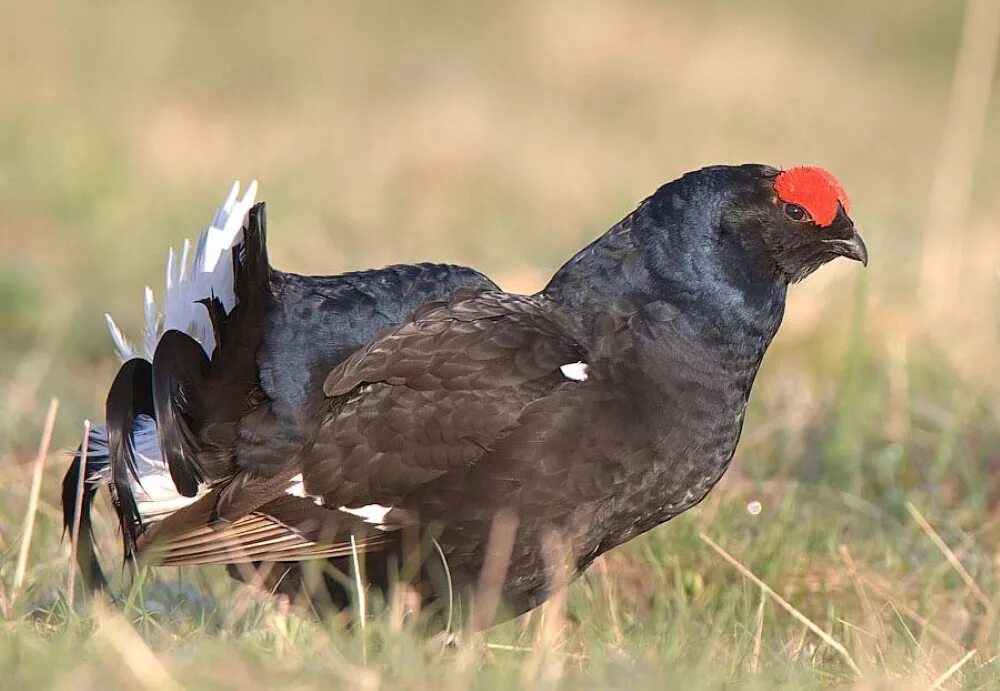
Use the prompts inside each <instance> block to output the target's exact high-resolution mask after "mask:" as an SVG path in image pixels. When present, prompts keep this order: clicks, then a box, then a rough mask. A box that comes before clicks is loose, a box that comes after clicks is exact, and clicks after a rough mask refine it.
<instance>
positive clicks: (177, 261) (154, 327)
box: [63, 182, 270, 588]
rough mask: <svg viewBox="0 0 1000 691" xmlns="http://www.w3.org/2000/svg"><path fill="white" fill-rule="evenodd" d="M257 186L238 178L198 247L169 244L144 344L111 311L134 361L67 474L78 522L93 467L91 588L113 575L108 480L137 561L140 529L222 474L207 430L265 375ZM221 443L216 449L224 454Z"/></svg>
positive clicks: (87, 572)
mask: <svg viewBox="0 0 1000 691" xmlns="http://www.w3.org/2000/svg"><path fill="white" fill-rule="evenodd" d="M256 191H257V183H256V182H251V184H250V185H249V186H248V187H247V189H246V191H245V192H244V194H243V196H242V197H240V195H239V192H240V186H239V183H238V182H236V183H234V184H233V186H232V188H231V190H230V192H229V195H228V196H227V197H226V200H225V201H224V202H223V204H222V205H221V206H220V207H219V208H218V209H217V210H216V212H215V215H214V217H213V219H212V223H211V225H210V226H209V227H208V228H207V229H206V230H205V231H204V232H202V233H201V236H200V237H199V239H198V243H197V247H196V249H195V250H194V252H192V251H191V243H190V242H188V241H185V242H184V244H183V245H182V246H181V252H180V254H179V256H178V255H177V253H175V251H174V250H173V249H171V250H170V252H169V253H168V257H167V268H166V285H165V288H166V290H165V293H164V296H163V300H162V302H161V303H160V304H159V305H158V304H157V301H156V300H155V298H154V296H153V292H152V290H150V289H149V288H146V290H145V294H144V313H145V322H146V326H145V333H144V338H143V339H141V340H140V341H139V344H138V347H137V346H136V345H134V344H133V342H131V341H130V340H129V339H128V338H127V337H126V336H125V334H124V333H123V332H122V330H121V329H119V328H118V326H117V325H116V324H115V321H114V320H113V319H112V318H111V316H110V315H105V320H106V321H107V325H108V329H109V331H110V333H111V338H112V341H113V343H114V346H115V349H116V351H117V352H118V354H119V356H120V357H121V358H122V360H124V361H125V362H124V364H123V365H122V367H121V369H120V370H119V372H118V374H117V375H116V377H115V381H114V383H113V384H112V386H111V388H110V390H109V392H108V399H107V403H106V411H105V412H106V424H107V426H106V427H105V428H95V430H94V431H93V432H92V434H91V439H90V441H89V444H90V446H89V451H88V459H87V463H86V466H85V467H84V468H81V464H82V462H81V460H80V458H79V454H77V456H76V457H75V458H74V461H73V462H72V464H71V465H70V468H69V470H68V471H67V474H66V477H65V479H64V482H63V516H64V521H65V523H66V525H67V526H72V525H73V522H74V521H75V520H77V516H76V515H75V499H76V482H77V480H78V479H79V473H80V472H84V473H85V474H86V476H85V493H84V496H83V498H82V500H83V506H82V510H81V514H80V516H79V521H80V527H81V533H80V534H81V549H79V550H78V555H79V557H78V561H79V564H80V567H81V569H82V570H83V571H84V578H85V581H86V582H87V584H88V585H89V586H90V587H92V588H100V587H104V585H106V583H107V581H106V579H105V578H104V574H103V572H102V571H101V568H100V564H99V563H98V560H97V557H96V554H95V553H94V548H93V535H92V527H91V520H90V511H91V507H92V503H93V497H94V494H95V493H96V491H97V489H99V487H100V486H102V485H105V484H107V485H109V486H110V489H111V497H112V501H113V503H114V505H115V510H116V512H117V513H118V517H119V522H120V524H121V531H122V541H123V546H124V550H125V557H126V560H132V559H133V558H134V556H135V554H136V545H137V541H138V539H139V536H140V535H142V534H143V532H144V531H145V530H146V529H148V527H149V526H150V525H153V524H155V523H158V522H159V521H161V520H163V519H164V518H166V517H168V516H170V515H171V514H172V513H174V512H175V511H177V510H178V509H180V508H183V507H185V506H187V505H188V504H190V503H192V502H193V501H195V500H196V499H197V498H198V496H199V495H200V494H201V493H203V492H204V491H205V487H204V481H205V480H208V479H209V478H208V477H207V476H208V475H209V474H211V473H217V472H219V471H220V468H219V467H213V468H209V469H207V470H206V469H205V468H202V467H201V466H200V465H199V463H200V461H199V457H198V454H199V451H200V449H199V445H198V433H199V431H200V429H199V428H200V426H202V425H204V424H209V425H212V424H214V428H215V429H226V428H227V426H226V425H225V424H222V425H220V424H217V423H219V422H222V423H228V422H234V421H236V420H238V418H239V413H240V411H241V407H242V406H243V405H244V403H245V401H246V400H247V399H246V396H247V395H248V394H249V392H250V390H251V388H252V386H253V385H254V384H255V382H256V367H255V353H256V343H257V341H259V337H260V336H259V334H260V328H259V327H260V321H261V314H262V312H263V305H264V304H265V302H266V297H267V296H268V295H269V294H270V293H269V284H270V281H269V276H270V266H269V264H268V260H267V249H266V243H265V230H264V223H265V221H264V207H263V204H258V205H256V206H254V200H255V197H256ZM192 255H193V256H192ZM216 442H218V440H213V443H215V448H214V450H213V451H214V453H213V454H209V455H210V456H213V455H214V456H221V457H223V458H224V454H222V455H220V454H219V453H218V451H219V449H220V448H223V447H220V446H219V444H218V443H216ZM213 479H215V476H214V475H213ZM178 489H179V490H180V491H178Z"/></svg>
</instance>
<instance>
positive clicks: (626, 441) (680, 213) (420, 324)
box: [67, 165, 867, 614]
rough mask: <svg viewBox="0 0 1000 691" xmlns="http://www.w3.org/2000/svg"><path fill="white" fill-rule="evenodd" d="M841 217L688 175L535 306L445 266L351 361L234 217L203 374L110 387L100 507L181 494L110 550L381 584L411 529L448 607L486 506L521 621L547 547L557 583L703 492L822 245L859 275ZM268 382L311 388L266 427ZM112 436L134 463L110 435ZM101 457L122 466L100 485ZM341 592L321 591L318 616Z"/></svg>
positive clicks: (722, 461)
mask: <svg viewBox="0 0 1000 691" xmlns="http://www.w3.org/2000/svg"><path fill="white" fill-rule="evenodd" d="M848 207H849V202H848V199H847V196H846V194H845V193H844V191H843V189H842V188H841V186H840V184H839V183H838V182H837V181H836V179H835V178H834V177H833V176H831V175H830V174H829V173H827V172H825V171H823V170H820V169H817V168H812V167H800V168H792V169H790V170H787V171H780V170H778V169H775V168H771V167H768V166H762V165H742V166H715V167H710V168H705V169H702V170H699V171H696V172H693V173H689V174H687V175H685V176H683V177H682V178H680V179H678V180H676V181H674V182H671V183H668V184H666V185H664V186H662V187H661V188H660V189H659V190H657V191H656V192H655V193H654V194H653V195H652V196H651V197H649V198H648V199H646V200H645V201H643V202H642V203H641V204H640V205H639V207H638V208H637V209H636V210H635V211H633V212H632V213H630V214H629V215H628V216H626V217H625V218H624V219H623V220H622V221H621V222H619V223H618V224H616V225H615V226H614V227H612V228H611V229H610V230H609V231H608V232H607V233H605V234H604V235H603V236H602V237H600V238H599V239H597V240H596V241H594V242H593V243H591V244H590V245H589V246H587V247H586V248H584V249H583V250H581V251H580V252H579V253H577V254H576V255H575V256H574V257H573V258H572V259H570V260H569V262H567V263H566V264H565V265H564V266H563V267H562V268H561V269H560V270H559V271H558V272H556V274H555V276H553V278H552V279H551V281H550V282H549V284H548V285H547V286H546V287H545V289H544V290H542V291H541V292H539V293H537V294H535V295H532V296H524V295H513V294H509V293H504V292H501V291H499V290H497V289H495V288H494V287H493V286H491V285H489V284H488V281H487V280H486V279H484V278H483V277H481V276H479V275H478V274H474V273H471V272H469V273H466V272H467V271H469V270H461V269H456V268H449V269H448V270H447V271H446V274H447V275H448V276H452V277H453V276H456V275H457V276H461V277H462V279H461V280H457V281H456V280H454V279H453V282H452V283H450V284H449V285H448V286H447V287H446V288H445V289H443V290H438V292H437V294H434V295H431V294H430V291H429V290H428V291H426V294H424V291H423V290H421V291H419V292H420V293H421V294H420V295H419V296H418V299H417V300H416V301H410V302H407V303H406V306H405V308H403V309H400V310H396V311H394V312H393V313H392V317H391V318H387V319H384V320H381V321H379V323H378V324H376V325H375V326H374V327H372V326H371V325H370V324H367V323H363V324H361V325H360V326H359V327H358V328H361V329H366V331H365V335H364V342H363V345H361V346H360V347H357V348H356V349H354V350H353V351H351V352H348V351H349V350H350V348H347V347H344V348H341V349H339V350H335V349H334V348H333V347H326V348H325V349H324V345H323V344H317V343H316V341H321V340H322V339H325V338H328V337H329V336H328V332H329V329H330V327H329V325H328V323H327V325H326V326H321V325H320V324H321V323H323V319H324V318H323V317H322V316H321V315H320V314H319V312H318V310H316V308H315V306H311V305H307V304H305V303H307V302H308V299H307V298H306V297H305V295H308V293H307V292H306V293H304V294H296V295H294V296H291V297H290V296H289V295H287V294H285V293H283V292H282V291H281V290H275V289H274V288H275V286H281V285H283V284H282V282H281V281H275V280H274V278H273V275H274V273H273V272H271V271H270V270H268V269H267V267H266V258H265V257H264V249H263V214H262V209H260V208H259V207H255V209H253V210H251V211H250V213H249V220H248V225H247V226H246V228H245V230H244V239H243V242H242V244H241V245H240V246H239V247H238V248H237V249H236V250H235V251H234V257H235V261H234V263H233V266H234V269H235V271H234V280H233V284H234V286H235V296H236V299H235V307H232V305H230V304H226V303H225V302H222V303H221V304H220V301H219V300H218V299H212V298H211V297H209V296H204V297H208V298H209V299H207V300H206V301H205V308H206V312H207V314H209V315H210V316H211V322H210V323H211V327H212V331H211V334H209V332H207V331H206V332H205V335H204V336H203V338H204V340H203V341H201V342H203V343H204V342H206V341H208V337H209V336H210V335H211V336H212V337H213V339H214V340H213V341H211V342H214V343H215V345H216V348H215V350H214V351H213V355H212V358H211V361H209V360H208V359H207V358H206V357H205V355H204V353H203V351H202V350H201V348H200V347H196V345H197V344H193V343H194V342H193V341H192V340H191V338H190V337H189V336H186V335H184V334H183V333H180V332H169V331H168V332H166V333H164V334H163V335H162V336H160V338H159V341H158V343H157V344H156V348H155V352H154V355H153V359H152V367H151V370H152V372H151V373H150V372H149V369H150V368H149V365H148V364H146V365H141V364H140V365H136V366H134V367H133V369H134V370H136V371H135V372H134V373H132V374H129V375H128V376H126V377H125V379H124V382H125V383H124V384H122V399H123V400H126V401H128V403H126V404H125V405H123V406H121V407H116V406H117V403H116V402H115V401H113V400H112V399H113V398H115V393H116V392H115V388H116V387H118V386H119V382H118V381H116V384H115V387H113V390H112V393H111V395H109V406H108V413H109V420H108V425H109V435H108V437H109V442H110V446H111V454H110V455H111V472H110V476H111V479H112V481H113V482H114V483H115V485H116V486H117V495H118V500H119V506H120V507H123V506H124V503H123V502H122V496H123V495H129V493H135V494H138V492H139V484H141V483H142V469H143V467H144V466H143V463H144V462H146V463H149V464H151V465H153V466H155V467H156V468H158V469H159V472H160V475H161V476H164V472H163V468H164V465H165V466H166V468H167V469H169V473H170V477H171V478H172V479H173V482H174V483H176V487H177V489H178V490H179V493H180V496H178V495H177V494H170V492H169V490H170V488H169V487H168V486H167V487H164V490H165V496H164V498H163V499H162V500H160V499H156V500H154V501H151V502H149V504H150V509H149V510H148V512H146V513H144V511H143V507H142V505H141V503H140V506H139V507H138V508H133V509H129V510H128V511H125V518H124V519H123V526H125V528H124V529H123V532H124V533H125V534H126V539H127V540H128V541H130V547H129V550H130V552H134V553H135V554H137V555H140V556H142V555H144V554H148V555H150V558H155V559H156V560H157V561H159V562H160V563H163V564H198V563H246V562H276V563H278V564H285V563H288V562H296V561H302V560H314V559H317V558H325V559H328V560H330V562H331V563H332V564H333V565H334V566H336V567H337V568H338V569H339V570H340V571H342V572H345V573H346V572H349V571H350V569H351V566H352V563H353V562H354V561H356V560H358V558H359V555H361V556H363V559H364V562H365V564H366V569H367V571H366V576H367V578H368V580H369V581H370V584H371V586H373V587H375V588H379V589H383V590H385V589H386V588H388V587H389V585H390V581H391V580H392V577H393V574H392V571H393V568H390V567H394V566H398V564H399V563H401V562H400V560H401V559H403V560H405V558H406V556H407V549H408V548H406V549H404V548H405V547H406V545H407V540H408V538H407V536H408V535H409V536H412V535H413V534H414V533H416V534H418V535H431V536H432V537H433V539H432V543H433V547H434V551H435V553H436V556H437V557H438V558H439V560H440V563H441V564H442V565H443V571H444V572H445V574H446V576H447V578H448V579H449V584H448V589H449V592H455V593H465V592H468V591H469V590H470V589H471V588H473V587H474V586H475V584H476V582H477V579H478V578H479V575H480V572H481V570H482V567H483V564H484V560H485V559H486V557H487V553H488V551H489V546H490V540H489V535H490V530H491V526H492V525H493V524H494V521H495V519H496V518H497V516H498V515H501V514H502V515H506V516H510V517H512V519H511V520H512V521H513V523H514V524H516V532H515V534H514V541H513V549H512V552H511V554H510V555H509V556H510V559H509V564H510V565H509V568H508V569H507V571H506V575H505V576H504V577H503V581H502V588H501V590H502V596H503V599H504V602H505V605H506V608H507V612H508V613H509V614H516V613H519V612H523V611H526V610H528V609H530V608H531V607H534V606H535V605H537V604H538V603H539V602H541V601H543V600H544V599H545V597H546V596H547V595H548V593H549V582H550V580H549V578H548V575H549V570H548V569H547V566H546V554H547V552H546V549H545V548H544V546H543V545H544V543H545V542H546V540H547V537H548V536H549V535H551V534H556V535H558V536H559V538H560V542H561V543H562V544H563V546H564V548H565V550H566V551H567V553H568V554H567V556H568V559H569V561H570V563H571V565H572V567H573V568H574V572H575V573H579V572H581V571H582V570H583V569H585V568H586V567H587V565H588V564H590V562H591V561H592V560H593V559H594V558H595V557H596V556H598V555H599V554H601V553H603V552H605V551H607V550H608V549H611V548H612V547H614V546H616V545H619V544H621V543H622V542H625V541H627V540H629V539H631V538H632V537H635V536H636V535H638V534H640V533H642V532H644V531H646V530H649V529H650V528H653V527H655V526H657V525H659V524H660V523H663V522H665V521H667V520H669V519H670V518H672V517H674V516H676V515H678V514H680V513H681V512H683V511H685V510H687V509H688V508H690V507H692V506H694V505H695V504H697V503H698V502H699V501H701V500H702V499H703V498H704V497H705V495H706V494H707V493H708V491H709V490H710V489H711V488H712V486H713V485H714V484H715V483H716V482H717V481H718V480H719V478H720V477H721V476H722V474H723V472H725V470H726V468H727V467H728V465H729V462H730V460H731V459H732V456H733V453H734V451H735V448H736V443H737V440H738V438H739V435H740V430H741V427H742V423H743V416H744V411H745V408H746V403H747V399H748V397H749V394H750V388H751V385H752V383H753V380H754V377H755V375H756V372H757V369H758V367H759V365H760V362H761V359H762V357H763V355H764V352H765V351H766V349H767V346H768V345H769V343H770V341H771V339H772V338H773V336H774V334H775V333H776V331H777V329H778V326H779V324H780V322H781V318H782V314H783V311H784V305H785V294H786V290H787V287H788V285H789V284H790V283H794V282H796V281H799V280H801V279H802V278H804V277H806V276H807V275H808V274H810V273H811V272H812V271H814V270H815V269H816V268H818V267H819V266H821V265H822V264H824V263H825V262H827V261H829V260H831V259H833V258H835V257H837V256H846V257H849V258H851V259H855V260H858V261H861V262H863V263H867V251H866V249H865V245H864V243H863V242H862V240H861V238H860V236H859V235H858V234H857V232H856V231H855V229H854V225H853V223H852V221H851V219H850V218H849V217H848V215H847V213H848V210H849V208H848ZM255 258H256V259H255ZM378 276H379V274H377V273H376V274H370V275H369V278H367V279H360V280H367V281H369V282H378V281H379V280H380V279H379V278H377V277H378ZM297 280H299V281H302V280H306V279H297ZM331 280H340V279H331ZM463 281H467V282H469V283H472V284H473V285H472V286H471V287H470V288H469V289H465V288H466V286H465V285H461V286H459V285H457V284H458V283H462V282H463ZM366 287H369V288H371V287H372V286H370V285H367V286H366ZM400 288H401V287H400V286H398V285H397V286H393V288H392V290H390V291H389V292H387V293H384V294H383V295H382V297H381V299H386V300H390V301H394V300H398V299H399V295H400ZM456 288H458V289H457V290H456ZM402 292H404V293H405V292H406V288H405V287H402ZM188 297H191V298H193V299H197V298H196V297H194V296H190V295H189V296H188ZM420 303H425V304H423V305H422V306H420V307H419V308H418V309H416V311H415V312H413V313H412V315H411V316H408V317H405V316H401V312H403V311H412V309H411V308H412V307H414V306H415V305H416V304H420ZM349 309H351V308H350V307H348V308H347V309H346V310H345V311H349ZM376 311H379V310H378V308H377V307H376ZM275 313H284V314H289V313H294V314H295V315H296V316H295V319H294V327H293V328H292V329H290V330H286V331H285V332H281V330H280V327H276V326H275V324H280V323H281V319H280V318H277V319H275V318H273V317H272V316H271V315H272V314H275ZM338 318H341V319H343V315H342V314H341V315H338ZM360 321H361V322H365V320H360ZM314 324H315V326H314ZM272 329H276V332H274V333H272ZM188 333H190V331H188ZM338 333H344V332H343V331H341V332H338ZM117 340H119V341H121V340H122V339H120V338H118V339H117ZM349 340H351V339H350V338H345V339H344V342H346V341H349ZM151 345H152V344H151ZM161 349H163V350H165V355H164V356H163V357H162V358H161V357H160V350H161ZM303 350H304V351H307V352H310V353H316V352H321V353H323V354H324V356H326V357H325V359H323V358H319V357H315V356H310V357H305V358H304V357H303V356H302V355H301V354H300V351H303ZM251 354H253V355H251ZM251 360H253V361H254V363H253V364H252V365H250V366H249V369H252V368H253V367H254V366H255V367H256V374H257V381H256V382H255V383H254V384H253V385H252V386H250V387H247V386H246V381H247V379H246V376H245V372H244V369H247V365H246V364H245V362H244V361H246V362H249V361H251ZM278 361H282V362H283V364H289V365H290V368H288V369H286V368H283V367H281V366H277V362H278ZM332 361H336V364H334V365H333V366H332V367H330V366H328V365H330V363H331V362H332ZM230 362H233V363H240V364H238V365H230V364H229V363H230ZM310 364H311V365H312V367H309V365H310ZM324 365H326V367H324ZM127 367H128V363H126V366H125V367H123V372H125V371H126V368H127ZM296 368H297V369H296ZM233 369H234V370H236V371H237V373H232V372H231V371H230V370H233ZM119 380H122V375H121V374H120V375H119ZM290 381H294V382H296V383H297V384H298V385H299V386H301V387H302V390H304V391H309V390H317V387H318V383H319V382H322V393H323V396H322V397H320V396H319V395H318V394H317V395H316V396H314V397H311V396H309V395H305V394H303V395H299V397H298V398H295V397H290V398H291V400H292V404H291V406H290V409H289V408H286V409H285V412H286V414H284V415H280V414H278V412H277V411H280V410H282V404H281V403H280V402H278V401H276V400H275V399H274V398H272V397H271V394H270V393H268V391H269V390H274V389H275V388H277V389H278V390H283V391H288V390H289V389H291V388H293V386H292V385H291V384H289V382H290ZM147 382H151V386H150V385H149V384H148V383H147ZM233 382H235V385H234V384H233ZM276 382H280V384H278V385H276ZM282 386H284V387H285V388H282ZM150 388H151V391H150V390H149V389H150ZM314 399H315V400H316V404H315V405H312V404H307V403H305V402H306V401H310V402H311V401H312V400H314ZM210 402H211V404H209V403H210ZM216 407H217V408H218V410H217V409H216ZM122 409H124V411H125V412H124V413H122V412H121V411H122ZM112 416H114V417H115V420H114V421H112V419H111V418H112ZM154 419H155V423H154V422H153V420H154ZM154 427H155V432H154ZM128 429H135V430H136V432H135V433H134V438H135V440H136V441H135V442H134V444H135V448H136V450H137V452H138V459H137V460H136V461H134V462H133V460H132V457H130V456H129V455H128V453H129V449H130V447H129V444H127V443H124V444H123V443H122V441H121V439H120V438H118V439H116V437H120V436H121V435H122V433H123V432H122V430H128ZM144 435H145V436H144ZM157 435H158V437H159V444H158V446H159V448H158V449H157V448H156V446H157V445H156V443H155V441H156V436H157ZM218 439H222V440H223V443H221V444H220V443H219V442H218V441H217V440H218ZM233 439H235V440H237V443H236V444H233V443H231V441H232V440H233ZM144 443H145V446H144V445H143V444H144ZM115 448H119V449H122V451H121V452H119V455H120V456H121V457H122V459H123V461H122V462H120V463H119V465H120V466H126V467H127V466H128V465H129V464H131V465H132V468H133V474H132V476H131V477H129V476H127V475H126V472H125V469H124V468H122V469H120V470H119V472H117V473H116V471H115V458H116V451H115ZM147 458H149V459H153V460H150V461H146V459H147ZM161 459H163V460H161ZM126 461H128V463H126ZM157 464H158V465H157ZM88 465H89V464H88ZM136 471H137V472H136ZM136 476H138V477H136ZM69 479H70V478H68V479H67V487H68V486H69ZM166 484H167V483H164V485H166ZM166 495H169V496H166ZM182 503H183V504H185V505H184V506H183V508H178V506H179V505H180V504H182ZM161 506H162V507H164V509H163V510H162V511H159V510H158V508H157V507H161ZM125 508H127V507H125ZM419 542H420V541H418V543H419ZM281 573H282V577H283V576H284V575H285V572H284V571H282V572H281ZM279 581H280V579H279ZM340 583H342V581H340V580H337V579H327V580H326V581H325V585H326V587H328V588H329V589H330V590H331V592H333V594H334V599H335V601H336V602H343V601H344V600H345V599H346V594H345V593H346V589H347V586H345V585H338V584H340ZM338 588H340V589H341V590H343V591H344V592H341V593H338V592H336V591H337V589H338ZM435 594H436V595H438V596H439V595H441V589H440V588H432V589H431V591H428V592H427V593H425V595H426V596H427V597H434V596H435Z"/></svg>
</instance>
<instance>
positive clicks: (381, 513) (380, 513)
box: [337, 504, 392, 525]
mask: <svg viewBox="0 0 1000 691" xmlns="http://www.w3.org/2000/svg"><path fill="white" fill-rule="evenodd" d="M337 508H339V509H340V510H341V511H343V512H344V513H349V514H352V515H354V516H359V517H360V518H363V519H364V521H365V523H373V524H375V525H381V524H382V523H385V517H386V516H387V515H388V514H389V512H390V511H392V507H391V506H382V505H381V504H368V505H366V506H359V507H357V508H350V507H347V506H340V507H337Z"/></svg>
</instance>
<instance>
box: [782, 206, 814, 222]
mask: <svg viewBox="0 0 1000 691" xmlns="http://www.w3.org/2000/svg"><path fill="white" fill-rule="evenodd" d="M785 215H786V216H788V217H789V218H790V219H792V220H793V221H808V220H810V218H809V213H808V212H807V211H806V210H805V209H803V208H802V207H801V206H799V205H798V204H785Z"/></svg>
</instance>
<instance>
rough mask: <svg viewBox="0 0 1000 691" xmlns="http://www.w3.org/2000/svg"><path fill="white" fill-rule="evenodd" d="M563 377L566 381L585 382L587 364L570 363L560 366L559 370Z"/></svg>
mask: <svg viewBox="0 0 1000 691" xmlns="http://www.w3.org/2000/svg"><path fill="white" fill-rule="evenodd" d="M559 369H560V370H561V371H562V373H563V376H564V377H566V378H567V379H572V380H573V381H587V377H588V376H589V375H588V374H587V363H586V362H571V363H569V364H567V365H562V366H561V367H560V368H559Z"/></svg>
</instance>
